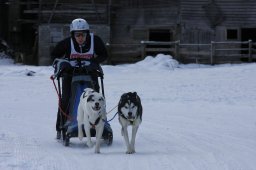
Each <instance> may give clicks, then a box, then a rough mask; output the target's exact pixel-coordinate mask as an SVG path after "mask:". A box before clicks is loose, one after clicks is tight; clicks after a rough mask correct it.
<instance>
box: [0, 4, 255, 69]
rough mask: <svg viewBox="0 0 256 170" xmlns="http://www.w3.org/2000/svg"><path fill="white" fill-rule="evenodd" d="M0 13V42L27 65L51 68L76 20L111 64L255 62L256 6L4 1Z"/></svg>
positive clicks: (0, 6)
mask: <svg viewBox="0 0 256 170" xmlns="http://www.w3.org/2000/svg"><path fill="white" fill-rule="evenodd" d="M0 11H1V12H0V13H1V15H0V24H1V25H0V38H1V37H2V38H4V39H6V40H7V41H8V42H9V43H10V44H11V45H12V46H13V47H14V49H15V50H16V51H17V52H21V53H23V54H24V62H25V63H26V64H36V65H49V64H51V62H52V61H51V59H50V51H51V49H52V48H53V47H54V45H55V44H56V43H57V42H58V41H60V40H61V39H63V38H65V37H66V36H68V35H69V24H70V22H71V21H72V20H73V19H74V18H78V17H81V18H84V19H86V20H87V21H88V23H89V24H90V26H91V31H92V32H94V33H95V34H98V35H99V36H101V37H102V39H103V40H104V42H105V43H106V46H107V48H108V50H109V54H110V56H111V57H110V59H109V61H108V62H109V63H112V64H116V63H126V62H135V61H138V60H141V59H143V57H145V55H154V54H156V53H166V54H171V55H172V56H173V57H174V58H176V59H177V60H179V61H180V62H184V63H188V62H202V63H211V64H213V63H223V62H241V61H254V59H255V58H256V57H255V56H254V53H255V52H256V51H254V46H255V42H256V1H255V0H247V1H242V0H233V1H230V0H150V1H148V0H73V1H72V2H71V1H68V0H62V1H59V0H16V1H13V0H5V1H1V2H0Z"/></svg>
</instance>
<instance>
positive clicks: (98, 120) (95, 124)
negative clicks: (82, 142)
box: [89, 116, 101, 129]
mask: <svg viewBox="0 0 256 170" xmlns="http://www.w3.org/2000/svg"><path fill="white" fill-rule="evenodd" d="M100 119H101V116H99V117H98V118H97V119H96V120H95V122H94V124H93V123H91V122H90V121H89V123H90V125H91V126H92V127H93V128H94V129H95V126H97V125H98V123H99V122H100Z"/></svg>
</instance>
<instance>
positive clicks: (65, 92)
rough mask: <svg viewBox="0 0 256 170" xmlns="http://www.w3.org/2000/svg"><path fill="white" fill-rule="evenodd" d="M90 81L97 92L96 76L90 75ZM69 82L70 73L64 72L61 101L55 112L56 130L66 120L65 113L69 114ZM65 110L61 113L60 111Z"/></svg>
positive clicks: (70, 79) (58, 129) (70, 80)
mask: <svg viewBox="0 0 256 170" xmlns="http://www.w3.org/2000/svg"><path fill="white" fill-rule="evenodd" d="M92 81H93V82H92V83H93V85H94V90H95V91H97V92H99V83H98V77H94V76H93V77H92ZM71 82H72V75H70V74H64V75H63V77H62V88H61V91H62V92H61V101H60V107H61V109H60V108H59V109H58V113H57V121H56V131H61V128H62V126H63V125H64V124H65V122H66V121H67V115H69V111H70V109H69V104H70V98H71ZM61 110H62V111H63V112H65V114H64V113H62V111H61Z"/></svg>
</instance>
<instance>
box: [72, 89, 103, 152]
mask: <svg viewBox="0 0 256 170" xmlns="http://www.w3.org/2000/svg"><path fill="white" fill-rule="evenodd" d="M104 120H107V117H106V102H105V99H104V97H103V95H102V94H100V93H98V92H96V91H94V90H93V89H90V88H86V89H85V90H84V92H83V93H82V95H81V97H80V102H79V105H78V111H77V122H78V138H79V139H80V140H82V139H83V131H82V124H84V129H85V133H86V137H87V143H86V144H87V146H88V147H93V143H92V140H91V133H90V129H91V128H95V130H96V146H95V153H100V139H101V137H102V133H103V129H104Z"/></svg>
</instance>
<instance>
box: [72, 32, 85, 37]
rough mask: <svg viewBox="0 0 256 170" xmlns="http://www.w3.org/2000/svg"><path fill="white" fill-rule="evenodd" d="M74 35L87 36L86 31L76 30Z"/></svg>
mask: <svg viewBox="0 0 256 170" xmlns="http://www.w3.org/2000/svg"><path fill="white" fill-rule="evenodd" d="M74 36H75V37H80V36H82V37H85V36H86V33H85V32H75V33H74Z"/></svg>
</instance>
